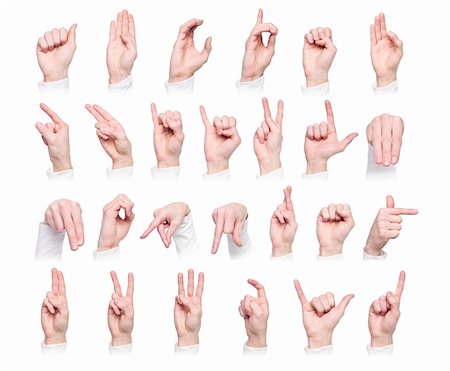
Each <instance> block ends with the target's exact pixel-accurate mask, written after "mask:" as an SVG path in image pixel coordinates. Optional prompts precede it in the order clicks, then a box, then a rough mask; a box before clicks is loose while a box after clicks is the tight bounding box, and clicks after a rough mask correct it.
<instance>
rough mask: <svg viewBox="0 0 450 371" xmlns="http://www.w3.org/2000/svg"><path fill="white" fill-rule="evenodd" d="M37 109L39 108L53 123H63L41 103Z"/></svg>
mask: <svg viewBox="0 0 450 371" xmlns="http://www.w3.org/2000/svg"><path fill="white" fill-rule="evenodd" d="M39 107H41V110H42V111H44V112H45V113H46V114H47V115H48V116H49V117H50V118H51V119H52V121H53V122H57V123H63V120H61V118H60V117H59V116H58V115H57V114H56V113H55V112H53V111H52V110H51V109H50V108H49V107H48V106H47V105H46V104H44V103H41V104H40V105H39Z"/></svg>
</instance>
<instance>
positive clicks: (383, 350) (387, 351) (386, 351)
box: [367, 344, 394, 356]
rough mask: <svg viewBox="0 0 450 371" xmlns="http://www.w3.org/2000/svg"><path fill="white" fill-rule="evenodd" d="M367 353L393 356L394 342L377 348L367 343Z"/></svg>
mask: <svg viewBox="0 0 450 371" xmlns="http://www.w3.org/2000/svg"><path fill="white" fill-rule="evenodd" d="M367 354H368V355H369V356H392V355H393V354H394V344H390V345H386V346H384V347H376V348H375V347H372V346H371V345H370V344H367Z"/></svg>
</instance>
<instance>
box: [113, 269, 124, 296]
mask: <svg viewBox="0 0 450 371" xmlns="http://www.w3.org/2000/svg"><path fill="white" fill-rule="evenodd" d="M111 279H112V281H113V285H114V292H115V293H116V294H117V295H119V296H122V289H121V287H120V283H119V280H118V278H117V274H116V272H114V271H111Z"/></svg>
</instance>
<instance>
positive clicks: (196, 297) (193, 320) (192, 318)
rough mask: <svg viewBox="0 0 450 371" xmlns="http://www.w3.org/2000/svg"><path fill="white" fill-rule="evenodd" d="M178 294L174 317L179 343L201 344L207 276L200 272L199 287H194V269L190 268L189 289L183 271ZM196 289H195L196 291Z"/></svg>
mask: <svg viewBox="0 0 450 371" xmlns="http://www.w3.org/2000/svg"><path fill="white" fill-rule="evenodd" d="M177 280H178V295H177V296H176V297H175V306H174V309H173V317H174V322H175V329H176V331H177V335H178V342H177V345H178V346H180V347H182V346H189V345H196V344H199V342H200V340H199V335H198V334H199V332H200V327H201V324H202V295H203V286H204V281H205V276H204V274H203V273H202V272H200V273H199V274H198V279H197V288H196V289H195V287H194V284H195V282H194V271H193V270H192V269H189V270H188V284H187V290H185V287H184V278H183V273H178V276H177ZM194 289H195V291H194Z"/></svg>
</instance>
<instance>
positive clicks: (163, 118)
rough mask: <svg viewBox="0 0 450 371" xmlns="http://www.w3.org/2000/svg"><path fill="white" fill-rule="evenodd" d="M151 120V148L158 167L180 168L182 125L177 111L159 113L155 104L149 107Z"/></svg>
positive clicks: (182, 140) (182, 137) (182, 138)
mask: <svg viewBox="0 0 450 371" xmlns="http://www.w3.org/2000/svg"><path fill="white" fill-rule="evenodd" d="M151 111H152V119H153V124H154V126H153V146H154V147H155V154H156V160H157V161H158V167H159V168H162V167H172V166H180V154H181V149H182V147H183V142H184V134H183V124H182V122H181V114H180V112H178V111H174V112H172V111H166V113H160V114H159V115H158V112H157V110H156V105H155V103H152V105H151Z"/></svg>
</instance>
